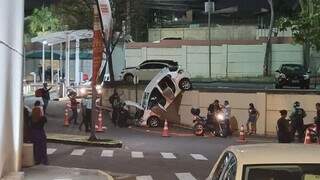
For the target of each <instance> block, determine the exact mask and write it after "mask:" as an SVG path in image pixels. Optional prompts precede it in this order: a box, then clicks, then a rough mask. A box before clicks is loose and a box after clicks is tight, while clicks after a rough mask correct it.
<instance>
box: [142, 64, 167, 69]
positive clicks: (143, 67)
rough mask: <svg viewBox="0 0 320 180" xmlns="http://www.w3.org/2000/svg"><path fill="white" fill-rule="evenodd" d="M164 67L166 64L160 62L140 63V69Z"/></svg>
mask: <svg viewBox="0 0 320 180" xmlns="http://www.w3.org/2000/svg"><path fill="white" fill-rule="evenodd" d="M165 67H168V65H166V64H162V63H146V64H142V65H140V69H163V68H165Z"/></svg>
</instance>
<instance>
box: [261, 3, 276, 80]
mask: <svg viewBox="0 0 320 180" xmlns="http://www.w3.org/2000/svg"><path fill="white" fill-rule="evenodd" d="M268 3H269V6H270V11H271V17H270V25H269V34H268V40H267V45H266V52H265V56H264V65H263V67H264V71H263V75H264V76H270V75H271V66H272V42H271V37H272V29H273V24H274V10H273V1H272V0H268Z"/></svg>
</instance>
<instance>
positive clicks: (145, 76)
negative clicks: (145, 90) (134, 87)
mask: <svg viewBox="0 0 320 180" xmlns="http://www.w3.org/2000/svg"><path fill="white" fill-rule="evenodd" d="M163 68H169V69H174V70H177V69H178V63H177V62H175V61H172V60H147V61H144V62H142V63H141V64H139V65H138V66H137V67H129V68H125V69H123V70H122V72H121V75H120V79H122V80H124V81H126V82H129V83H132V82H133V79H134V77H135V76H137V78H138V79H139V80H140V81H150V80H151V79H152V78H153V77H154V76H155V75H157V74H158V73H159V72H160V71H161V69H163Z"/></svg>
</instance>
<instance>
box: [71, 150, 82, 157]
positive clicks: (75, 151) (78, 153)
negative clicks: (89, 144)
mask: <svg viewBox="0 0 320 180" xmlns="http://www.w3.org/2000/svg"><path fill="white" fill-rule="evenodd" d="M84 152H86V150H85V149H75V150H73V151H72V153H71V156H82V155H83V153H84Z"/></svg>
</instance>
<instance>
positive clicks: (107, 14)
mask: <svg viewBox="0 0 320 180" xmlns="http://www.w3.org/2000/svg"><path fill="white" fill-rule="evenodd" d="M98 7H99V11H100V15H101V19H102V27H103V29H102V30H103V32H104V35H105V40H106V41H108V40H110V37H111V36H112V14H111V7H110V2H109V0H98Z"/></svg>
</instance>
